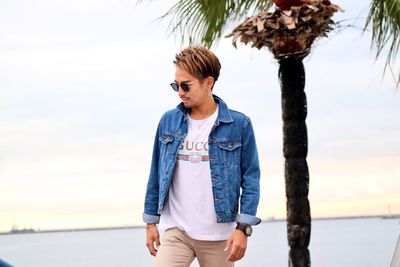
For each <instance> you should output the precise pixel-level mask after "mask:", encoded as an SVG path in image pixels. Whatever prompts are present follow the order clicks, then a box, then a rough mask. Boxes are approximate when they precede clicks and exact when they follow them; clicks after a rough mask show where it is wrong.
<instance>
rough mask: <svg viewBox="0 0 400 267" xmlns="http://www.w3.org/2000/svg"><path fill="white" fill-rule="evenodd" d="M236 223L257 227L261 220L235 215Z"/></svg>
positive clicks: (251, 216) (246, 215) (244, 215)
mask: <svg viewBox="0 0 400 267" xmlns="http://www.w3.org/2000/svg"><path fill="white" fill-rule="evenodd" d="M236 221H237V222H238V223H244V224H248V225H257V224H259V223H260V222H261V219H260V218H258V217H256V216H253V215H249V214H238V215H236Z"/></svg>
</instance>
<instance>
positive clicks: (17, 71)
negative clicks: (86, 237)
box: [0, 0, 400, 231]
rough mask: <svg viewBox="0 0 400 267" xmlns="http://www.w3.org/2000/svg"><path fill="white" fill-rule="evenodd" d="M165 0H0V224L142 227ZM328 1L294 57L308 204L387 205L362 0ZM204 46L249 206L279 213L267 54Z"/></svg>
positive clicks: (172, 46) (397, 152) (377, 65)
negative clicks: (233, 130) (319, 35)
mask: <svg viewBox="0 0 400 267" xmlns="http://www.w3.org/2000/svg"><path fill="white" fill-rule="evenodd" d="M172 3H173V1H151V2H146V1H145V2H144V3H142V4H141V5H137V4H136V1H133V0H132V1H128V0H36V1H28V0H15V1H1V2H0V111H1V112H0V182H1V186H0V231H9V230H10V229H11V227H12V226H13V224H16V225H17V226H18V227H19V228H24V227H26V228H30V227H32V228H34V229H41V230H45V229H60V228H81V227H103V226H128V225H137V224H141V223H142V219H141V216H142V212H143V200H144V194H145V188H146V183H147V178H148V172H149V166H150V160H151V151H152V145H153V138H154V135H155V130H156V127H157V124H158V120H159V118H160V117H161V115H162V114H163V113H164V112H165V111H166V110H169V109H172V108H174V107H175V106H176V105H177V104H178V103H179V98H178V97H177V94H176V93H174V92H173V91H172V89H171V88H170V87H169V83H170V82H171V81H173V78H174V73H175V69H174V66H173V64H172V60H173V58H174V55H175V54H176V53H177V52H178V51H179V50H180V49H182V48H183V47H184V46H185V44H183V45H182V44H181V43H180V42H179V40H177V39H176V38H174V36H169V34H168V33H169V30H168V20H164V21H158V20H156V18H157V17H159V16H161V15H162V14H163V12H165V11H166V10H167V9H168V7H170V6H171V5H172ZM335 3H336V4H338V5H340V6H341V7H342V8H344V9H345V10H346V12H344V13H341V14H337V15H335V17H334V19H335V21H343V22H342V24H341V25H342V26H341V27H339V28H337V29H336V30H335V31H333V32H331V33H330V34H329V37H328V38H325V39H321V40H319V41H318V42H316V44H315V45H314V46H313V50H312V53H311V54H310V55H309V56H308V57H307V58H306V59H305V60H304V64H305V68H306V88H305V91H306V94H307V100H308V117H307V120H306V121H307V126H308V139H309V152H308V157H307V160H308V164H309V171H310V193H309V199H310V202H311V213H312V216H313V217H314V218H317V217H330V216H355V215H375V214H387V213H388V212H389V210H390V212H391V213H400V194H399V191H398V190H399V188H400V139H399V136H400V120H399V115H400V95H399V90H398V89H396V88H395V86H394V85H395V84H394V81H393V79H392V78H391V76H390V75H386V76H382V70H383V66H384V58H381V59H378V60H375V51H374V50H373V49H371V46H370V38H371V35H370V32H365V33H363V32H362V26H363V24H364V22H365V16H366V15H367V11H368V6H369V1H368V0H360V1H344V0H340V1H339V0H337V1H335ZM350 25H355V26H350ZM232 28H233V26H232V27H231V28H228V29H227V30H226V33H229V30H230V29H232ZM213 51H214V52H215V53H216V55H217V56H218V57H219V59H220V61H221V64H222V70H221V76H220V79H219V81H218V83H217V84H216V86H215V88H214V93H215V94H216V95H218V96H220V97H221V98H223V99H224V100H225V102H227V104H228V106H229V107H230V108H232V109H235V110H239V111H241V112H243V113H245V114H246V115H248V116H249V117H250V118H251V119H252V122H253V126H254V129H255V134H256V140H257V144H258V150H259V154H260V163H261V200H260V204H259V209H258V216H259V217H261V218H263V219H266V218H271V217H274V218H284V217H285V216H286V208H285V205H286V204H285V188H284V168H283V167H284V158H283V155H282V119H281V107H280V88H279V83H278V78H277V72H278V64H277V62H276V61H275V60H274V58H273V57H272V55H271V54H270V53H269V51H268V50H266V49H262V50H257V49H252V48H251V47H249V46H244V45H238V48H237V49H235V48H234V47H233V46H232V45H231V40H230V39H226V38H223V39H222V40H221V41H220V42H219V43H218V46H216V47H214V48H213Z"/></svg>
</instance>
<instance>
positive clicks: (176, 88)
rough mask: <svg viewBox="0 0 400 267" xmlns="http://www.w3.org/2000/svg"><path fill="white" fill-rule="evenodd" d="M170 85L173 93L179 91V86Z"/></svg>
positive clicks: (175, 84)
mask: <svg viewBox="0 0 400 267" xmlns="http://www.w3.org/2000/svg"><path fill="white" fill-rule="evenodd" d="M170 85H171V87H172V89H174V91H176V92H178V90H179V85H178V84H177V83H171V84H170ZM182 89H183V88H182Z"/></svg>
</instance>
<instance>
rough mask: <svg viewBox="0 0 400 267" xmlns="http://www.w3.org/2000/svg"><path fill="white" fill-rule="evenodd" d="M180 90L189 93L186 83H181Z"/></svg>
mask: <svg viewBox="0 0 400 267" xmlns="http://www.w3.org/2000/svg"><path fill="white" fill-rule="evenodd" d="M181 88H182V90H183V91H185V92H187V91H189V85H188V84H187V83H186V82H182V83H181Z"/></svg>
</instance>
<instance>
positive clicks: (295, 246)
mask: <svg viewBox="0 0 400 267" xmlns="http://www.w3.org/2000/svg"><path fill="white" fill-rule="evenodd" d="M372 1H373V4H372V6H371V12H370V14H369V16H368V20H367V23H366V26H365V27H367V26H368V25H369V24H371V23H372V26H373V33H374V35H373V36H374V38H373V42H374V43H375V44H376V46H377V48H378V53H377V56H378V55H379V54H380V52H381V51H382V48H383V47H385V46H386V45H387V43H388V41H390V40H393V43H392V45H391V49H390V54H389V56H388V61H387V64H388V66H389V67H390V63H391V60H393V58H394V57H395V56H396V53H397V48H398V46H399V44H398V43H396V42H395V41H396V40H397V38H398V33H399V25H400V19H399V16H400V12H398V11H399V7H400V4H399V2H398V0H372ZM381 2H385V3H386V4H381ZM274 3H275V4H276V6H277V7H276V9H275V11H274V12H267V10H268V9H269V8H270V7H271V6H272V5H273V4H274ZM338 10H340V8H339V7H338V6H336V5H333V4H331V3H330V1H328V0H273V1H272V0H226V1H201V0H178V1H177V2H176V4H175V5H174V6H173V7H171V9H170V10H168V11H167V13H166V14H165V15H164V16H163V17H162V18H165V17H168V16H172V20H171V24H170V25H171V27H172V32H174V33H178V34H179V35H180V36H181V38H182V40H184V39H186V38H188V39H189V41H190V42H191V43H202V44H204V45H206V46H208V47H210V46H212V45H213V44H215V43H216V41H218V40H219V39H220V38H221V37H222V35H223V33H224V32H225V28H226V27H227V25H231V24H235V23H238V22H239V21H240V20H242V19H243V17H246V16H247V15H248V14H255V13H256V12H258V14H257V15H254V16H250V17H248V18H246V19H245V21H244V22H243V23H241V24H239V25H238V26H237V27H236V28H235V29H234V30H233V31H232V33H231V34H229V35H228V36H230V37H232V40H233V45H235V46H236V42H237V41H238V40H240V41H241V42H243V43H245V44H251V45H252V46H253V47H256V48H258V49H260V48H262V47H267V48H268V49H269V50H270V51H271V52H272V53H273V54H274V56H275V58H276V59H277V60H278V63H279V71H278V73H279V75H278V76H279V80H280V85H281V95H282V100H281V101H282V119H283V154H284V157H285V186H286V198H287V205H286V207H287V236H288V243H289V246H290V251H289V266H296V267H297V266H310V265H311V263H310V253H309V250H308V245H309V242H310V235H311V215H310V205H309V201H308V188H309V173H308V165H307V161H306V157H307V151H308V140H307V127H306V122H305V119H306V116H307V100H306V95H305V92H304V86H305V71H304V65H303V61H302V60H303V59H304V57H306V56H307V55H308V54H309V52H310V49H311V46H312V43H313V41H314V40H315V39H316V38H318V37H323V36H326V34H327V32H329V31H330V30H331V29H332V27H334V22H333V21H332V20H331V17H332V15H333V13H334V12H336V11H338ZM387 16H391V17H389V18H388V17H387ZM392 17H393V18H395V19H390V18H392ZM387 30H388V31H389V33H386V31H387Z"/></svg>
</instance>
